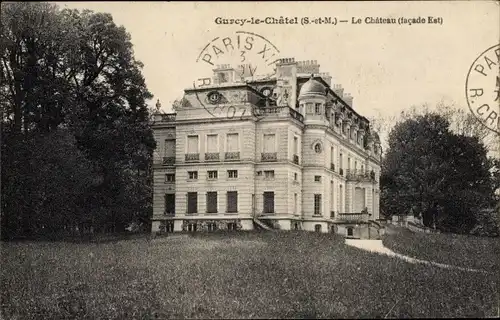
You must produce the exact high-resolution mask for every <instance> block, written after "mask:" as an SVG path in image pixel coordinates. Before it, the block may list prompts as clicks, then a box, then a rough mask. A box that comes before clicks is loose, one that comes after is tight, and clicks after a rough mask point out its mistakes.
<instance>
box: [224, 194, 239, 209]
mask: <svg viewBox="0 0 500 320" xmlns="http://www.w3.org/2000/svg"><path fill="white" fill-rule="evenodd" d="M226 212H228V213H236V212H238V191H228V192H227V209H226Z"/></svg>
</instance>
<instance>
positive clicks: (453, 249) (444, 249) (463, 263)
mask: <svg viewBox="0 0 500 320" xmlns="http://www.w3.org/2000/svg"><path fill="white" fill-rule="evenodd" d="M388 231H389V232H388V233H387V235H386V236H385V237H384V239H383V242H384V245H385V246H386V247H388V248H390V249H392V250H393V251H395V252H399V253H402V254H405V255H408V256H411V257H415V258H418V259H424V260H430V261H435V262H440V263H446V264H450V265H456V266H460V267H467V268H474V269H483V270H486V271H492V272H495V271H499V270H500V238H480V237H474V236H466V235H455V234H426V233H418V232H413V231H411V230H408V229H405V228H400V227H393V226H391V227H390V229H388Z"/></svg>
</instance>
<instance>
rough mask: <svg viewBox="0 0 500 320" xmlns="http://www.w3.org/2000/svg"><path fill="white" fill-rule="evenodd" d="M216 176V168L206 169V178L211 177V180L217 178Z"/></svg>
mask: <svg viewBox="0 0 500 320" xmlns="http://www.w3.org/2000/svg"><path fill="white" fill-rule="evenodd" d="M217 176H218V174H217V170H210V171H207V177H208V179H213V180H215V179H217Z"/></svg>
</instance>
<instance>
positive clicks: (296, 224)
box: [293, 222, 299, 230]
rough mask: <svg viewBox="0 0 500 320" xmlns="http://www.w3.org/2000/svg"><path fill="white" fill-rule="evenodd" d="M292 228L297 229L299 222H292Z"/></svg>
mask: <svg viewBox="0 0 500 320" xmlns="http://www.w3.org/2000/svg"><path fill="white" fill-rule="evenodd" d="M293 229H294V230H299V224H298V223H297V222H295V223H294V224H293Z"/></svg>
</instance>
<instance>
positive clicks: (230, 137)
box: [226, 133, 240, 152]
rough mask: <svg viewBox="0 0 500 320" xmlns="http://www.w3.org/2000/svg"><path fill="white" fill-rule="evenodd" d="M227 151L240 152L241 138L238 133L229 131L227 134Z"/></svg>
mask: <svg viewBox="0 0 500 320" xmlns="http://www.w3.org/2000/svg"><path fill="white" fill-rule="evenodd" d="M226 139H227V141H226V143H227V144H226V151H227V152H238V151H240V147H239V138H238V134H237V133H228V134H227V136H226Z"/></svg>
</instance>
